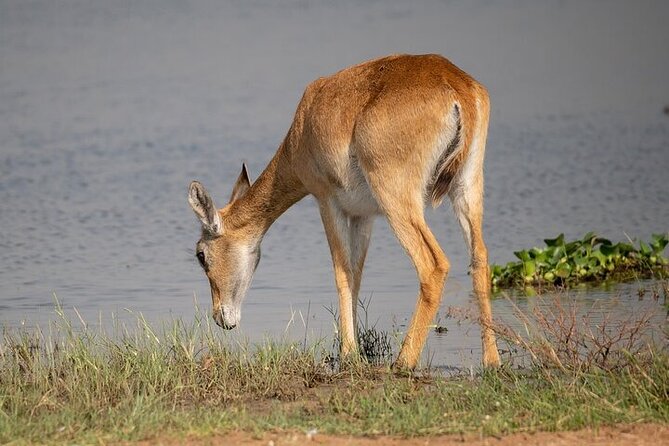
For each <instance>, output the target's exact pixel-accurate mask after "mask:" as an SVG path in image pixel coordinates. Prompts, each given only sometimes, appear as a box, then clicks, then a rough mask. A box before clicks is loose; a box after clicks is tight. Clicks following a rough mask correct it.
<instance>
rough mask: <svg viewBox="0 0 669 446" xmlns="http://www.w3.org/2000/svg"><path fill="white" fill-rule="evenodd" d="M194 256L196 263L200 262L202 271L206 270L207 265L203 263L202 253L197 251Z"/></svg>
mask: <svg viewBox="0 0 669 446" xmlns="http://www.w3.org/2000/svg"><path fill="white" fill-rule="evenodd" d="M195 256H196V257H197V261H198V262H200V266H201V267H202V268H204V269H207V264H206V263H205V262H204V252H202V251H198V252H197V254H195Z"/></svg>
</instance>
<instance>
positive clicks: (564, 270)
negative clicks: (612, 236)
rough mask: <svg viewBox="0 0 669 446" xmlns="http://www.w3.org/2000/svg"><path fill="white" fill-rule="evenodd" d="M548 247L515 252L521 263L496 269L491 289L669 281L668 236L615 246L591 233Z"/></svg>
mask: <svg viewBox="0 0 669 446" xmlns="http://www.w3.org/2000/svg"><path fill="white" fill-rule="evenodd" d="M544 242H545V243H546V247H545V248H532V249H525V250H522V251H516V252H514V254H515V255H516V257H517V258H518V259H519V260H518V261H515V262H509V263H507V264H506V265H504V266H502V265H492V266H491V276H492V286H493V288H528V287H530V289H531V288H532V287H546V286H548V287H571V286H575V285H578V284H581V283H601V282H604V281H607V280H616V281H625V280H631V279H645V278H666V277H669V266H668V265H669V260H667V258H666V257H664V255H663V252H664V248H665V247H666V246H667V244H669V234H653V236H652V240H651V241H650V242H648V243H645V242H643V241H639V244H638V247H636V246H634V245H633V244H632V243H625V242H620V243H616V244H614V243H612V242H611V241H610V240H608V239H605V238H602V237H599V236H597V235H596V234H595V233H593V232H588V233H587V234H586V235H585V236H584V237H583V238H582V239H581V240H575V241H572V242H565V240H564V234H560V235H559V236H557V237H556V238H554V239H545V240H544Z"/></svg>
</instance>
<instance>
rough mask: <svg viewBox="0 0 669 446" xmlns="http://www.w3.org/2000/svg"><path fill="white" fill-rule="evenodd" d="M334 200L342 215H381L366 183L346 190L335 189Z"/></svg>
mask: <svg viewBox="0 0 669 446" xmlns="http://www.w3.org/2000/svg"><path fill="white" fill-rule="evenodd" d="M335 200H336V202H337V204H338V205H339V207H340V208H341V209H342V210H343V211H344V213H345V214H347V215H349V216H351V217H367V216H372V215H378V214H380V213H381V208H380V207H379V203H378V202H377V201H376V198H374V195H372V191H371V190H370V189H369V185H368V184H367V182H363V183H358V184H356V185H355V187H351V188H348V189H337V191H336V192H335Z"/></svg>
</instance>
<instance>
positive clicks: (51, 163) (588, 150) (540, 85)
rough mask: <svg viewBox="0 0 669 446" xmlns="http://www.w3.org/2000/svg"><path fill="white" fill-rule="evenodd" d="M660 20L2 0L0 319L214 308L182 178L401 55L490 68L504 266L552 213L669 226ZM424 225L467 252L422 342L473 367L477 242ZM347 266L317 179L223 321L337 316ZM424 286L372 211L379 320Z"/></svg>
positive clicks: (431, 9) (410, 301) (372, 5)
mask: <svg viewBox="0 0 669 446" xmlns="http://www.w3.org/2000/svg"><path fill="white" fill-rule="evenodd" d="M668 20H669V3H668V2H665V1H661V0H660V1H645V2H643V1H642V2H634V3H632V2H628V1H607V2H604V1H551V2H533V1H529V0H528V1H520V0H518V1H516V0H509V1H500V2H489V1H484V0H474V1H469V2H450V1H425V2H421V1H417V2H410V3H409V2H401V1H389V2H379V1H371V0H370V1H342V2H325V1H315V2H306V1H282V2H260V1H241V0H239V1H230V2H218V1H202V2H182V1H179V2H177V1H166V0H155V1H139V2H138V1H116V2H104V1H97V2H95V1H79V0H72V1H60V2H51V1H47V0H44V1H18V0H17V1H0V324H4V325H6V326H17V325H20V324H29V325H32V324H36V323H44V322H45V321H47V320H49V319H52V318H53V317H54V312H53V305H54V294H55V295H57V296H58V299H59V300H60V302H61V303H62V304H63V306H64V307H65V309H66V310H67V311H68V312H70V313H71V312H72V308H74V307H76V309H77V310H78V311H79V312H80V313H81V314H82V316H83V317H84V318H85V319H87V320H89V321H91V322H93V323H95V322H96V321H97V320H98V317H99V316H100V315H101V319H102V320H111V318H112V314H115V315H118V316H119V317H121V318H123V317H133V316H132V315H130V314H129V313H128V312H127V311H126V310H125V309H128V310H130V311H132V312H134V313H138V312H141V313H143V314H144V316H145V317H146V318H147V319H148V320H149V321H152V322H156V323H159V322H161V321H165V320H168V319H170V318H183V319H184V320H187V321H188V320H191V319H192V318H193V314H194V300H195V299H197V302H198V303H199V305H200V306H201V307H202V308H203V309H204V310H206V311H209V306H210V296H209V288H208V284H207V282H206V280H205V277H204V275H203V274H202V272H201V270H200V268H199V266H198V265H197V262H196V261H195V259H194V256H193V253H194V244H195V241H196V240H197V237H198V232H199V223H198V222H197V220H196V219H195V217H194V215H193V213H192V211H191V210H190V208H189V206H188V204H187V201H186V191H187V186H188V184H189V182H190V181H191V180H193V179H199V180H200V181H201V182H203V183H204V184H205V185H206V186H207V188H208V189H209V190H210V191H211V192H212V193H213V194H214V198H215V199H216V198H218V202H219V204H222V203H223V202H224V200H225V198H226V197H227V196H229V192H230V189H231V187H232V183H233V182H234V180H235V178H236V176H237V174H238V170H239V168H240V165H241V162H242V161H245V162H246V163H247V164H248V166H249V170H250V172H251V175H252V176H253V177H256V176H257V175H258V174H259V172H261V170H262V169H263V167H264V166H265V164H266V163H267V162H268V161H269V160H270V158H271V157H272V155H273V153H274V151H275V150H276V147H277V146H278V144H279V142H280V141H281V139H282V137H283V135H284V134H285V132H286V130H287V129H288V127H289V125H290V122H291V120H292V114H293V112H294V109H295V107H296V105H297V102H298V100H299V98H300V96H301V94H302V91H303V89H304V87H305V85H306V84H307V83H308V82H309V81H311V80H313V79H314V78H316V77H318V76H322V75H326V74H330V73H332V72H334V71H336V70H338V69H340V68H342V67H345V66H348V65H350V64H353V63H357V62H360V61H362V60H366V59H370V58H374V57H377V56H381V55H385V54H388V53H397V52H409V53H431V52H434V53H441V54H444V55H446V56H447V57H449V58H450V59H451V60H452V61H454V62H455V63H456V64H458V65H459V66H460V67H462V68H463V69H465V70H466V71H468V72H470V73H471V74H472V75H474V76H475V77H476V78H478V79H479V80H480V81H481V82H483V83H484V84H485V85H487V86H488V87H489V90H490V94H491V97H492V101H493V109H492V119H491V128H490V134H489V141H488V150H487V159H486V220H485V227H484V230H485V234H486V237H487V242H488V246H489V250H490V260H491V262H496V263H501V262H506V261H509V260H511V259H512V257H513V254H512V253H513V251H514V250H517V249H519V248H522V247H529V246H533V245H539V244H540V243H542V239H543V238H545V237H552V236H555V235H556V234H558V233H560V232H564V233H565V234H566V236H567V237H578V236H581V235H582V234H584V233H585V232H587V231H590V230H594V231H596V232H598V233H600V234H602V235H605V236H607V237H609V238H611V239H615V240H622V239H625V238H626V234H627V235H629V236H630V237H640V238H648V237H649V235H650V234H651V233H654V232H666V231H667V230H668V229H669V226H668V223H667V222H669V204H668V201H667V190H668V189H667V181H668V180H667V179H668V172H669V116H667V115H666V114H665V113H663V109H664V107H665V106H667V105H669V83H668V82H667V81H666V80H667V77H668V76H669V45H668V43H669V26H667V21H668ZM428 221H429V223H430V225H431V227H432V229H433V231H434V233H435V234H436V236H437V238H438V239H439V240H440V242H441V244H442V246H443V248H444V250H445V251H446V253H447V255H448V256H449V258H450V260H451V263H452V271H451V274H450V277H449V280H448V282H447V285H446V289H445V293H444V300H443V304H442V308H441V310H440V314H441V315H442V322H443V323H445V324H446V325H447V326H448V327H449V329H450V331H449V332H448V333H447V334H446V335H436V334H434V335H431V337H430V339H429V344H428V348H427V349H426V350H427V353H426V358H427V357H428V356H429V357H431V358H432V360H433V363H434V364H437V365H456V366H464V367H466V366H468V365H471V364H478V362H479V354H480V341H479V334H478V329H477V327H476V326H473V325H470V324H466V323H465V324H460V325H458V324H455V323H454V322H453V321H452V320H451V319H447V318H445V316H444V315H445V314H447V312H448V309H449V307H454V308H464V309H467V308H470V307H472V306H473V300H472V298H471V295H470V293H471V285H470V281H469V277H468V276H467V274H466V270H467V264H468V257H467V253H466V247H465V245H464V243H463V240H462V236H461V234H460V231H459V227H458V225H457V224H456V221H455V219H454V217H453V215H452V213H451V211H450V209H449V206H448V205H447V204H446V205H444V206H442V207H441V208H439V209H437V210H436V211H429V212H428ZM331 270H332V267H331V261H330V257H329V250H328V248H327V243H326V241H325V237H324V234H323V229H322V226H321V222H320V217H319V215H318V211H317V209H316V206H315V204H314V202H313V200H312V199H310V198H307V199H305V200H303V201H302V202H300V203H298V204H297V205H296V206H294V207H293V208H292V209H290V210H289V211H288V212H287V213H286V214H285V215H284V216H283V217H282V218H281V219H280V220H279V221H277V222H276V224H275V225H274V226H273V227H272V229H271V230H270V232H269V233H268V234H267V237H266V238H265V241H264V243H263V258H262V261H261V263H260V266H259V268H258V271H257V273H256V276H255V279H254V282H253V285H252V288H251V290H250V292H249V295H248V297H247V300H246V302H245V304H244V307H243V312H242V324H241V326H240V330H236V331H235V332H230V333H224V334H222V335H223V336H229V337H231V338H233V339H237V338H248V339H250V340H251V341H257V340H259V339H262V338H263V337H264V336H269V337H272V338H278V337H281V336H288V337H292V338H295V339H301V337H302V336H304V333H305V331H306V332H308V335H309V336H310V337H313V338H318V337H328V336H331V335H332V330H333V320H332V317H331V315H330V314H329V312H328V311H327V308H328V307H331V306H332V307H336V291H335V286H334V279H333V275H332V271H331ZM417 287H418V285H417V281H416V277H415V272H414V270H413V267H412V266H411V263H410V261H409V259H408V257H407V256H406V255H405V254H404V252H403V251H402V249H401V248H400V247H399V245H398V243H397V242H396V240H395V238H394V236H393V234H392V233H391V231H390V230H389V229H388V226H387V224H386V223H385V222H384V221H383V220H382V219H378V220H377V223H376V225H375V228H374V235H373V237H372V241H371V246H370V251H369V255H368V261H367V266H366V269H365V273H364V278H363V285H362V290H361V297H363V298H366V299H370V298H371V302H370V304H369V319H370V321H371V322H372V323H376V324H377V327H379V328H382V329H390V328H396V329H398V330H402V327H403V324H405V323H406V321H407V319H408V318H409V316H410V313H411V311H413V308H414V305H415V298H416V292H417ZM636 289H637V285H636V284H632V285H624V286H619V287H614V288H612V289H598V290H593V291H590V292H587V293H578V294H577V295H578V297H579V298H581V299H582V300H583V302H584V305H585V306H586V307H588V306H591V305H594V304H595V302H599V303H600V304H601V302H604V304H603V305H600V304H597V305H598V308H599V307H603V308H607V309H609V310H610V309H613V311H619V312H620V314H624V315H627V314H629V311H630V309H632V308H635V309H638V308H639V307H643V306H652V305H654V304H653V303H652V301H651V300H650V299H645V300H644V301H642V302H641V303H639V302H638V299H637V298H636V294H635V292H636ZM523 302H525V301H523V300H521V305H524V303H523ZM493 311H494V312H495V313H496V314H497V315H501V316H504V315H508V314H509V313H510V306H509V304H508V302H506V301H505V300H503V299H499V300H496V301H494V303H493ZM307 318H308V321H309V322H308V329H307V328H305V325H306V323H304V322H303V319H307ZM660 318H661V316H660ZM660 320H661V319H660ZM291 321H292V322H291Z"/></svg>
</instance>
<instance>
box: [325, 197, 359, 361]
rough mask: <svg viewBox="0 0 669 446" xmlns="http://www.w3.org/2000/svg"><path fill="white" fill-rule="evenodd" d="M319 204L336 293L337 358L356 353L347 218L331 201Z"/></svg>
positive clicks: (354, 283) (353, 285)
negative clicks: (337, 295)
mask: <svg viewBox="0 0 669 446" xmlns="http://www.w3.org/2000/svg"><path fill="white" fill-rule="evenodd" d="M319 204H320V212H321V219H322V220H323V226H324V228H325V235H326V236H327V239H328V244H329V245H330V254H331V255H332V264H333V266H334V275H335V283H336V285H337V293H338V294H339V328H340V337H341V355H342V356H346V355H349V354H350V353H353V352H357V350H358V346H357V343H356V340H355V316H354V314H355V313H354V312H355V308H353V304H354V302H353V298H354V297H357V289H356V280H355V278H354V275H353V272H352V271H353V270H352V267H351V265H352V262H351V240H350V239H351V237H350V234H351V233H350V227H349V226H350V225H349V219H348V217H347V216H346V215H345V214H344V213H343V212H342V210H341V209H340V208H339V207H338V206H337V205H336V204H335V203H333V202H332V201H331V200H323V201H322V202H319ZM358 285H359V281H358ZM354 291H355V292H356V293H355V296H354Z"/></svg>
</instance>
